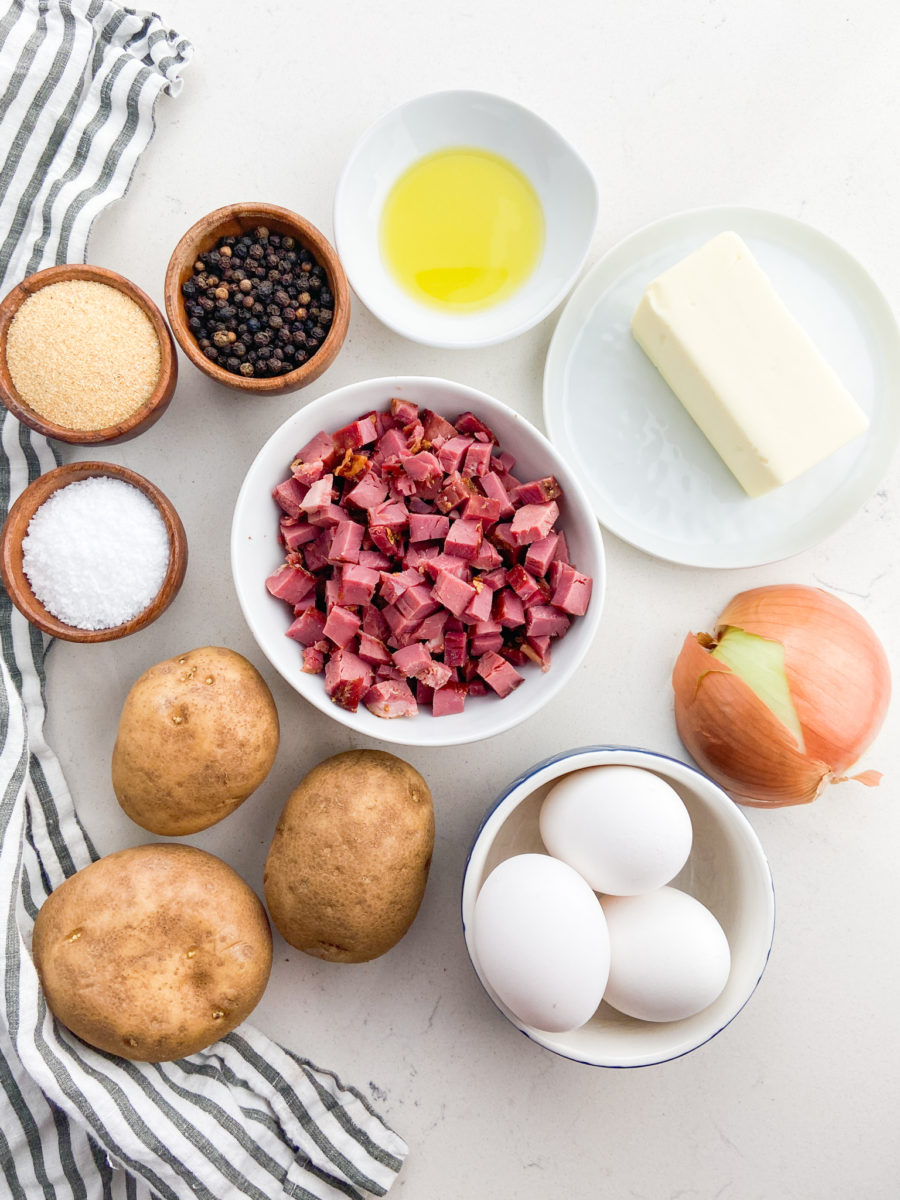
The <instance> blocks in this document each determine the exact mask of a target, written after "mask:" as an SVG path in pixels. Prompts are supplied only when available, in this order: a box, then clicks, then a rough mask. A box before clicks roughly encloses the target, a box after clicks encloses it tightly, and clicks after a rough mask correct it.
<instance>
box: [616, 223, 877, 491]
mask: <svg viewBox="0 0 900 1200" xmlns="http://www.w3.org/2000/svg"><path fill="white" fill-rule="evenodd" d="M631 331H632V333H633V334H634V337H635V339H636V341H637V343H638V345H639V346H640V347H641V349H642V350H643V351H644V352H645V353H646V355H647V356H648V358H649V359H650V360H651V362H652V363H653V364H654V366H655V367H656V368H657V370H658V371H659V373H660V374H661V375H662V377H663V378H664V379H665V381H666V383H668V385H669V386H670V387H671V388H672V390H673V391H674V393H675V395H676V396H677V397H678V399H679V400H680V401H681V403H682V404H683V405H684V407H685V408H686V409H687V411H688V412H689V413H690V415H691V416H692V417H693V419H694V420H695V421H696V423H697V424H698V425H699V427H700V429H701V430H702V431H703V433H704V434H705V435H706V437H707V438H708V439H709V441H710V442H711V443H712V445H713V447H714V448H715V450H716V451H717V452H718V454H719V456H720V457H721V458H722V460H723V461H724V463H725V465H726V466H727V467H728V468H729V470H730V471H731V472H732V474H733V475H734V476H735V478H736V479H737V481H738V483H740V485H741V487H743V489H744V491H745V492H747V494H748V495H750V496H761V495H763V493H765V492H768V491H771V490H772V488H776V487H780V486H781V485H782V484H785V483H789V482H790V480H792V479H796V477H797V476H798V475H801V474H802V473H803V472H804V471H808V470H809V469H810V468H811V467H814V466H815V465H816V463H819V462H821V461H822V460H823V459H824V458H827V457H828V455H829V454H833V453H834V452H835V451H836V450H839V449H840V448H841V446H844V445H846V444H847V442H849V441H851V440H852V439H853V438H855V437H858V436H859V434H861V433H863V432H864V431H865V430H866V429H867V428H868V424H869V422H868V418H867V417H866V415H865V413H864V412H863V411H862V409H861V408H860V407H859V405H858V404H857V403H856V401H855V400H854V399H853V397H852V396H851V395H850V394H849V392H847V390H846V389H845V388H844V386H843V385H842V384H841V382H840V380H839V379H838V377H837V375H835V373H834V371H832V369H831V367H829V366H828V364H827V363H826V362H825V360H824V359H823V358H822V356H821V355H820V354H819V352H818V350H817V349H816V347H815V346H814V345H813V343H812V342H811V341H810V339H809V337H808V336H807V334H806V333H805V332H804V330H803V329H802V328H801V327H800V325H798V324H797V322H796V321H795V320H794V318H793V317H792V316H791V314H790V313H789V312H788V310H787V309H786V308H785V306H784V304H783V303H782V302H781V300H780V299H779V297H778V294H777V293H776V291H775V289H774V288H773V287H772V284H771V283H770V282H769V279H768V277H767V276H766V274H765V273H764V272H763V270H762V268H761V267H760V266H759V264H758V263H757V262H756V260H755V259H754V258H753V255H752V254H751V253H750V251H749V250H748V249H747V246H746V245H745V244H744V242H743V241H742V240H741V238H739V237H738V235H737V234H736V233H721V234H719V235H718V237H714V238H713V239H712V241H711V242H707V243H706V245H705V246H701V248H700V249H699V250H696V251H695V252H694V253H693V254H690V255H688V257H687V258H684V259H682V260H681V262H679V263H676V264H675V266H674V267H670V268H669V270H668V271H665V272H664V273H663V274H662V275H660V276H659V278H657V279H654V281H653V282H652V283H651V284H650V286H649V287H648V288H647V290H646V291H645V292H644V295H643V297H642V298H641V302H640V304H639V305H638V307H637V309H636V311H635V314H634V317H633V318H632V321H631Z"/></svg>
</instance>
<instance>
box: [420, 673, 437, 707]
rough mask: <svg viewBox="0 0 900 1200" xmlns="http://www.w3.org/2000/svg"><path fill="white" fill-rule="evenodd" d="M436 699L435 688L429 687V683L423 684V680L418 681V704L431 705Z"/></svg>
mask: <svg viewBox="0 0 900 1200" xmlns="http://www.w3.org/2000/svg"><path fill="white" fill-rule="evenodd" d="M433 699H434V688H432V687H429V686H428V684H427V683H423V682H422V680H421V679H417V680H416V702H417V703H418V704H431V702H432V700H433Z"/></svg>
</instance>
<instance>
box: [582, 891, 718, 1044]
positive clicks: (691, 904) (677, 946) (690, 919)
mask: <svg viewBox="0 0 900 1200" xmlns="http://www.w3.org/2000/svg"><path fill="white" fill-rule="evenodd" d="M601 905H602V908H603V911H604V913H605V915H606V923H607V927H608V932H609V946H610V966H609V981H608V983H607V986H606V992H605V993H604V996H603V999H604V1000H605V1001H606V1002H607V1004H611V1005H612V1007H613V1008H616V1009H618V1010H619V1012H623V1013H625V1014H626V1015H628V1016H630V1017H637V1018H639V1019H640V1020H642V1021H680V1020H683V1019H684V1018H685V1017H691V1016H693V1015H694V1014H695V1013H698V1012H701V1011H702V1010H703V1009H704V1008H706V1007H707V1005H709V1004H712V1002H713V1000H715V999H716V997H717V996H718V995H719V994H720V993H721V991H722V989H723V988H724V987H725V984H726V983H727V981H728V973H729V971H730V969H731V952H730V950H729V947H728V940H727V938H726V937H725V934H724V932H723V930H722V927H721V925H720V924H719V922H718V921H717V920H716V918H715V917H714V916H713V914H712V913H711V912H710V911H709V909H708V908H706V907H705V906H704V905H703V904H701V903H700V901H699V900H695V899H694V897H693V896H689V895H688V894H687V893H686V892H681V891H679V890H678V889H677V888H672V887H662V888H659V889H658V890H657V891H655V892H646V893H644V894H643V895H641V896H604V897H603V899H602V901H601Z"/></svg>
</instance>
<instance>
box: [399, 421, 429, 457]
mask: <svg viewBox="0 0 900 1200" xmlns="http://www.w3.org/2000/svg"><path fill="white" fill-rule="evenodd" d="M403 432H404V433H405V434H406V448H407V450H409V451H410V453H411V454H418V453H419V451H420V450H421V449H422V442H423V441H424V440H425V430H424V429H423V427H422V422H421V421H411V422H410V423H409V424H408V425H404V426H403Z"/></svg>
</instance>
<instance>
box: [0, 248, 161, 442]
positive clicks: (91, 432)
mask: <svg viewBox="0 0 900 1200" xmlns="http://www.w3.org/2000/svg"><path fill="white" fill-rule="evenodd" d="M70 279H85V280H89V281H90V282H92V283H105V284H107V285H108V286H109V287H113V288H115V289H116V290H117V291H119V292H122V293H123V294H124V295H126V296H128V297H129V299H131V300H133V301H134V302H135V304H137V305H138V306H139V307H140V308H141V309H142V310H143V311H144V312H145V313H146V314H147V316H148V318H149V319H150V323H151V324H152V326H153V329H154V331H155V333H156V337H157V340H158V342H159V353H160V367H159V379H158V380H157V383H156V387H155V388H154V389H153V391H152V393H151V394H150V396H149V397H148V398H147V399H146V400H145V401H144V403H143V404H142V405H141V406H140V408H137V409H135V411H134V412H133V413H132V414H131V415H130V416H128V417H126V418H125V419H124V420H122V421H119V422H118V423H117V424H115V425H109V426H107V427H106V428H104V429H70V428H69V427H68V426H65V425H57V424H55V423H54V422H53V421H48V420H47V418H46V417H43V416H41V414H40V413H37V412H35V410H34V409H33V408H31V407H30V406H29V405H28V404H26V403H25V401H24V400H23V399H22V397H21V396H20V395H19V393H18V391H17V390H16V387H15V385H14V383H13V381H12V377H11V375H10V373H9V365H8V363H7V361H6V337H7V333H8V331H9V326H10V324H11V323H12V319H13V317H14V316H15V315H16V313H17V312H18V311H19V308H20V307H21V306H22V304H24V302H25V301H26V300H27V299H28V297H29V296H32V295H33V294H34V293H35V292H38V291H40V290H41V288H44V287H47V286H48V285H49V284H51V283H62V282H63V281H65V280H70ZM177 380H178V360H177V357H176V354H175V345H174V343H173V341H172V335H171V333H170V332H169V327H168V325H166V322H165V319H164V318H163V315H162V313H161V312H160V311H159V309H158V308H157V307H156V305H155V304H154V303H153V301H152V300H151V299H150V297H149V296H148V295H147V294H146V293H145V292H142V291H141V289H140V288H139V287H137V285H136V284H133V283H132V282H131V280H129V279H126V278H125V277H124V276H123V275H118V274H117V273H116V272H115V271H108V270H107V269H106V268H105V267H92V266H89V265H88V264H86V263H65V264H63V265H62V266H58V267H48V268H47V269H46V270H44V271H38V272H37V273H36V274H34V275H29V276H28V278H27V279H23V280H22V282H21V283H20V284H17V285H16V287H14V288H13V289H12V291H11V292H10V293H9V294H8V295H7V296H6V297H5V298H4V299H3V301H2V302H0V400H2V401H3V403H4V404H5V405H6V407H7V408H8V409H9V411H10V412H11V413H12V414H13V416H15V417H17V418H18V419H19V420H20V421H21V422H22V424H23V425H28V426H29V428H31V429H35V430H37V432H38V433H42V434H44V436H45V437H50V438H55V439H56V440H57V441H58V442H71V443H73V444H75V445H79V446H96V445H100V444H101V443H102V444H108V443H115V442H127V441H129V440H130V439H131V438H134V437H137V436H138V434H139V433H143V432H144V430H145V429H149V428H150V426H151V425H153V424H154V423H155V422H156V421H158V420H159V418H160V417H161V416H162V415H163V413H164V412H165V411H166V409H167V408H168V406H169V401H170V400H171V399H172V396H173V395H174V393H175V384H176V382H177Z"/></svg>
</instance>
